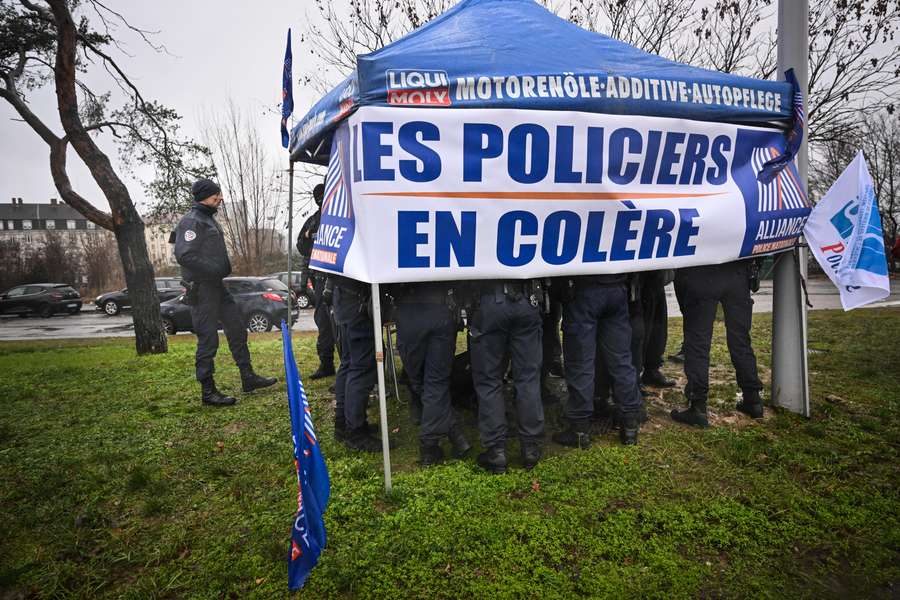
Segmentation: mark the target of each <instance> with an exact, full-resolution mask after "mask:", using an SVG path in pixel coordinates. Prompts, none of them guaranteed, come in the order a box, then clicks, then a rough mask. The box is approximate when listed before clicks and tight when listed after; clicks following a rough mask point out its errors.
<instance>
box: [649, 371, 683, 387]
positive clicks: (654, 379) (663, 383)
mask: <svg viewBox="0 0 900 600" xmlns="http://www.w3.org/2000/svg"><path fill="white" fill-rule="evenodd" d="M641 383H643V384H645V385H649V386H653V387H661V388H670V387H675V380H674V379H669V378H668V377H666V376H665V375H663V372H662V371H660V370H659V369H645V370H644V375H643V376H642V377H641Z"/></svg>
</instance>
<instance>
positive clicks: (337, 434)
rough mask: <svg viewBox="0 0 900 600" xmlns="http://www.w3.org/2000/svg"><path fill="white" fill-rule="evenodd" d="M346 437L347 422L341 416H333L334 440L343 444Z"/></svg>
mask: <svg viewBox="0 0 900 600" xmlns="http://www.w3.org/2000/svg"><path fill="white" fill-rule="evenodd" d="M346 437H347V422H346V421H344V416H343V415H337V414H335V415H334V439H336V440H337V441H339V442H343V441H344V439H345V438H346Z"/></svg>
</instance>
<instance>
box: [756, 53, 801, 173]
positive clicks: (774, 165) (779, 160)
mask: <svg viewBox="0 0 900 600" xmlns="http://www.w3.org/2000/svg"><path fill="white" fill-rule="evenodd" d="M784 77H785V79H786V80H787V82H788V83H790V84H791V85H792V86H793V87H794V97H793V99H792V100H791V102H792V105H793V112H794V121H793V123H792V124H791V129H790V130H789V131H788V132H787V135H786V136H785V137H786V138H787V143H786V146H785V150H784V154H781V155H780V156H776V157H775V158H773V159H772V160H770V161H768V162H767V163H766V164H764V165H763V168H762V170H760V172H759V174H758V175H757V176H756V178H757V179H758V180H759V181H760V182H761V183H762V184H763V185H765V184H768V183H771V182H772V180H773V179H775V176H776V175H778V174H779V173H781V171H782V170H784V168H785V167H786V166H787V165H788V163H790V162H791V161H792V160H794V157H795V156H797V153H798V152H800V142H802V141H803V128H804V127H805V126H806V113H805V112H804V110H803V92H802V91H801V90H800V82H798V81H797V76H796V75H794V70H793V69H788V70H787V71H785V72H784Z"/></svg>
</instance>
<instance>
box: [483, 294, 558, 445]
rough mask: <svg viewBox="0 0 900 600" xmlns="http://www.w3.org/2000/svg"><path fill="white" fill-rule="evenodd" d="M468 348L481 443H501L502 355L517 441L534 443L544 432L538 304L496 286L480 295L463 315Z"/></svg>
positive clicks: (503, 418) (503, 402) (503, 414)
mask: <svg viewBox="0 0 900 600" xmlns="http://www.w3.org/2000/svg"><path fill="white" fill-rule="evenodd" d="M469 352H470V353H471V357H472V380H473V382H474V384H475V393H476V395H477V396H478V433H479V436H480V438H481V444H482V446H484V447H485V448H492V447H495V446H502V445H503V444H505V443H506V400H505V398H504V395H503V375H504V374H505V372H506V365H507V356H509V360H510V361H511V363H512V376H513V382H514V384H515V386H516V411H517V416H518V419H517V420H518V424H519V438H520V440H521V441H522V442H523V443H538V442H539V441H540V440H541V439H542V438H543V436H544V407H543V405H542V404H541V389H540V385H541V354H542V351H541V315H540V311H539V310H538V308H537V307H536V306H532V305H531V302H530V301H529V300H528V298H526V297H524V296H520V297H519V298H518V299H516V300H513V299H511V298H509V297H507V296H506V295H505V294H504V293H503V292H501V291H497V292H496V293H485V294H483V295H482V296H481V302H480V304H479V306H478V308H477V309H476V310H475V311H474V313H473V314H472V317H471V319H470V320H469ZM507 353H508V354H507Z"/></svg>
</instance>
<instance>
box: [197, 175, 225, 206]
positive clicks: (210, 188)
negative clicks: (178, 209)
mask: <svg viewBox="0 0 900 600" xmlns="http://www.w3.org/2000/svg"><path fill="white" fill-rule="evenodd" d="M221 191H222V188H220V187H219V185H218V184H217V183H216V182H215V181H213V180H212V179H198V180H197V181H195V182H194V185H192V186H191V194H192V195H193V196H194V202H200V201H201V200H206V199H207V198H209V197H210V196H214V195H216V194H218V193H219V192H221Z"/></svg>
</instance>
